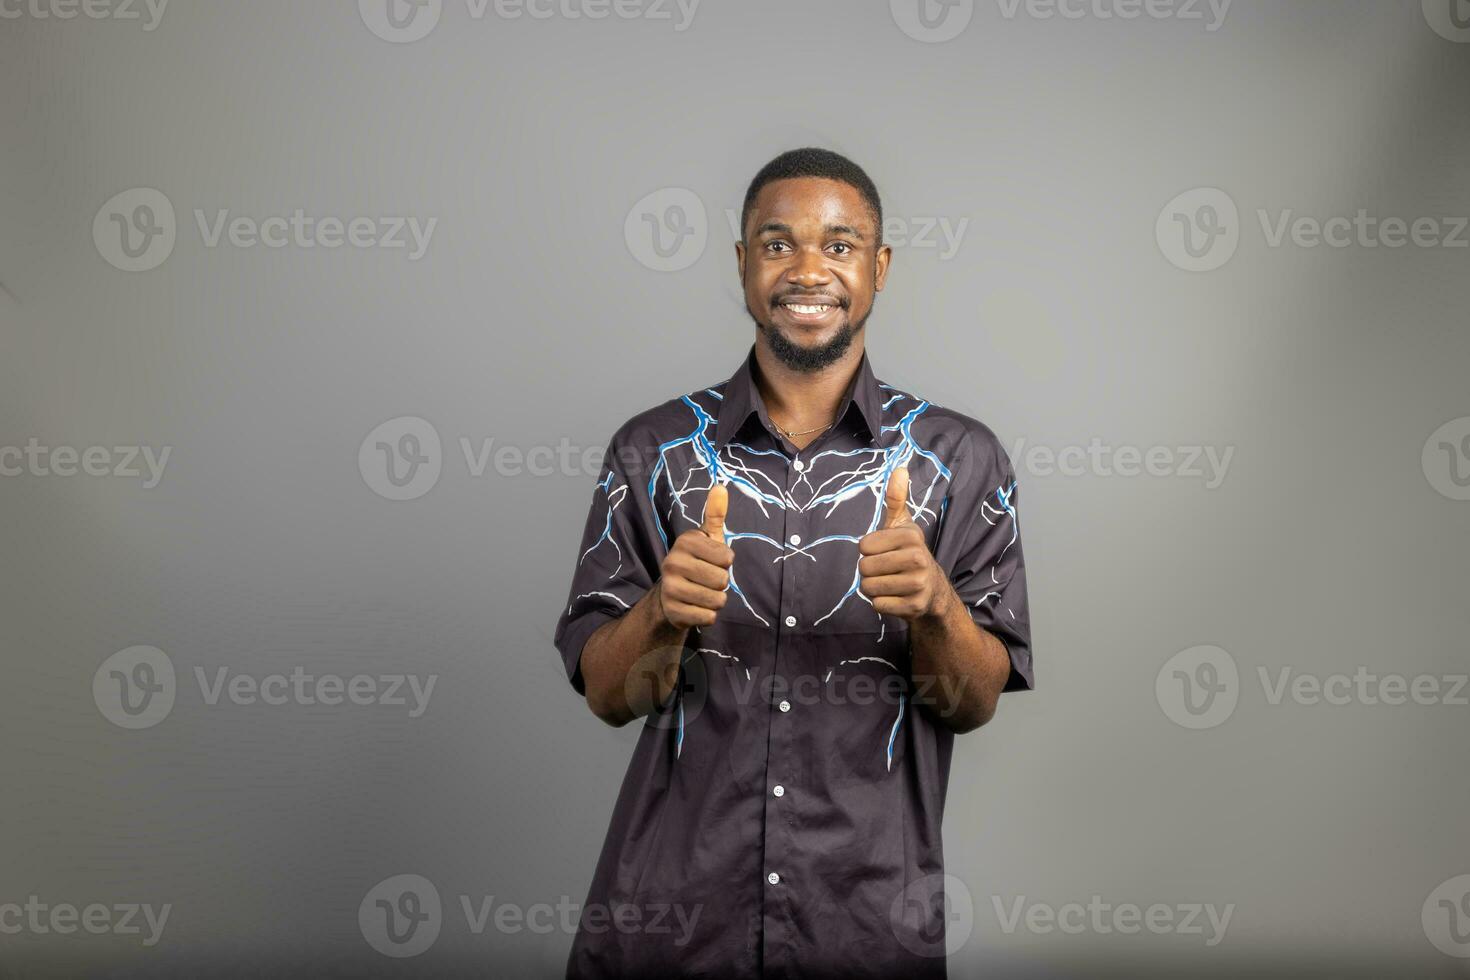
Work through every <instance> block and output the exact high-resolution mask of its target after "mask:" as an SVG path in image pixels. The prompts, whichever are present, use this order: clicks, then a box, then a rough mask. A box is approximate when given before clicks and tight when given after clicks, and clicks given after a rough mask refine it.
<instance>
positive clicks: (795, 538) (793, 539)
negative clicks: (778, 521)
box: [786, 534, 801, 544]
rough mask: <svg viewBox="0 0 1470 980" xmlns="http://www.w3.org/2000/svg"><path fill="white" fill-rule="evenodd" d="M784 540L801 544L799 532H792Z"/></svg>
mask: <svg viewBox="0 0 1470 980" xmlns="http://www.w3.org/2000/svg"><path fill="white" fill-rule="evenodd" d="M786 540H787V541H790V542H791V543H792V544H801V535H799V534H793V535H792V536H791V537H789V538H787V539H786Z"/></svg>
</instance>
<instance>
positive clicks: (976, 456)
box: [934, 430, 1035, 691]
mask: <svg viewBox="0 0 1470 980" xmlns="http://www.w3.org/2000/svg"><path fill="white" fill-rule="evenodd" d="M968 442H969V448H970V453H969V455H968V459H967V460H966V462H965V463H964V464H963V465H962V467H961V468H960V470H959V471H958V472H957V473H956V474H955V478H954V480H953V481H952V482H951V484H950V493H949V497H948V498H947V499H946V500H945V512H944V517H943V519H942V521H941V522H940V526H939V534H938V540H937V543H936V545H935V552H934V557H935V560H936V561H937V562H938V563H939V566H940V567H941V568H943V569H944V570H945V572H946V573H947V574H948V575H949V580H950V582H951V584H953V585H954V589H955V592H956V593H957V594H958V595H959V597H960V599H961V600H962V601H963V602H964V603H965V606H966V608H967V609H968V610H969V612H970V618H971V619H973V620H974V621H975V625H977V626H979V627H980V628H981V629H983V630H986V631H987V632H989V633H991V634H993V635H995V636H996V637H997V638H999V639H1000V641H1001V642H1002V643H1004V644H1005V646H1006V650H1007V652H1008V653H1009V654H1010V658H1011V673H1010V676H1009V677H1008V678H1007V679H1006V684H1005V688H1004V690H1007V691H1018V690H1031V689H1032V688H1034V687H1035V676H1034V674H1033V672H1032V664H1031V614H1030V609H1029V606H1028V604H1027V599H1026V563H1025V559H1024V557H1023V554H1022V551H1021V528H1020V523H1019V520H1018V517H1017V509H1018V507H1019V503H1020V493H1019V488H1018V487H1017V484H1016V476H1015V472H1014V470H1013V469H1012V468H1011V462H1010V459H1009V458H1008V457H1007V456H1006V453H1005V449H1004V448H1003V447H1002V446H1001V444H1000V440H998V439H996V438H995V436H994V435H992V434H991V433H990V432H989V430H983V431H981V432H975V431H972V432H971V433H970V435H969V440H968Z"/></svg>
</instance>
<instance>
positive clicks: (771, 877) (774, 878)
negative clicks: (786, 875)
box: [766, 871, 781, 885]
mask: <svg viewBox="0 0 1470 980" xmlns="http://www.w3.org/2000/svg"><path fill="white" fill-rule="evenodd" d="M766 880H767V881H769V882H770V883H771V884H773V885H779V884H781V876H780V875H778V874H776V872H774V871H772V872H771V873H770V874H768V875H766Z"/></svg>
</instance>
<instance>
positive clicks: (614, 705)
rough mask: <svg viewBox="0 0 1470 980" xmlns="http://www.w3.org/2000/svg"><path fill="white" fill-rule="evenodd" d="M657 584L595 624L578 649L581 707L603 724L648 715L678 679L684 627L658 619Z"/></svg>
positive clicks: (672, 688)
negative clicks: (582, 689) (619, 612)
mask: <svg viewBox="0 0 1470 980" xmlns="http://www.w3.org/2000/svg"><path fill="white" fill-rule="evenodd" d="M660 588H661V582H660V583H655V584H654V587H653V588H651V589H649V590H648V592H647V593H645V594H644V596H643V598H642V599H640V600H638V601H637V602H636V603H634V604H633V608H632V609H629V610H628V611H627V612H626V613H624V614H623V615H621V616H619V617H618V618H617V619H614V620H612V621H611V622H608V623H604V624H603V625H602V626H600V627H598V628H597V630H596V631H595V632H594V633H593V634H592V635H591V636H590V637H588V638H587V643H586V645H585V646H583V648H582V680H583V682H584V684H585V687H586V690H587V706H588V707H589V708H591V709H592V713H593V714H595V715H597V717H599V718H601V719H602V720H603V721H605V722H607V723H608V724H609V725H613V726H622V725H626V724H627V723H628V722H630V721H632V720H633V719H634V718H638V717H640V716H642V715H646V714H648V713H649V712H650V711H652V710H653V709H654V708H655V707H657V706H658V705H660V704H663V703H664V701H665V700H667V699H668V696H669V695H670V694H671V693H673V690H674V685H675V684H676V683H678V677H679V658H680V656H681V654H682V651H683V649H684V640H685V637H687V636H688V634H689V630H688V629H687V628H686V629H681V628H679V627H677V626H674V625H672V624H671V623H669V621H668V620H667V619H665V618H664V615H663V611H662V608H661V600H660V598H659V589H660ZM630 695H631V697H630Z"/></svg>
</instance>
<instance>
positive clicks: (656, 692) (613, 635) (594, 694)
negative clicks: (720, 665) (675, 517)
mask: <svg viewBox="0 0 1470 980" xmlns="http://www.w3.org/2000/svg"><path fill="white" fill-rule="evenodd" d="M728 506H729V494H728V491H726V490H725V488H724V487H723V486H721V485H719V484H716V485H715V486H713V487H711V488H710V491H709V496H708V497H706V498H705V504H704V523H703V526H701V527H700V528H699V529H698V530H695V531H685V532H684V533H683V534H681V535H679V536H678V537H677V538H675V539H674V544H673V547H671V548H670V549H669V553H668V554H667V555H666V556H665V557H664V560H663V563H662V564H661V565H660V566H659V578H658V581H657V582H655V583H654V585H653V588H651V589H649V590H648V592H647V593H646V594H645V595H644V596H643V598H641V599H639V600H638V601H637V602H635V603H634V604H633V608H632V609H629V610H628V611H627V612H626V613H624V614H623V615H622V616H619V617H618V618H617V619H614V620H612V621H610V622H607V623H604V624H602V625H601V626H599V627H598V628H597V630H596V631H595V632H593V634H592V635H591V636H589V637H588V638H587V643H586V644H585V645H584V646H583V647H582V661H581V665H582V680H583V681H584V683H585V684H586V690H587V706H588V707H589V708H591V709H592V713H593V714H595V715H597V717H599V718H601V719H602V720H603V721H605V722H607V723H608V724H609V725H613V726H615V727H621V726H622V725H626V724H627V723H628V722H630V721H632V720H633V719H634V718H638V717H641V716H643V715H646V714H648V713H649V712H651V711H653V710H654V709H655V708H657V707H658V706H659V705H661V704H663V703H664V702H665V701H666V700H668V697H669V695H670V694H672V693H673V690H674V685H675V684H676V683H678V679H679V665H680V658H681V656H682V654H683V650H684V641H685V639H686V638H687V637H688V636H689V630H690V629H691V628H693V627H696V626H709V625H711V624H713V623H714V621H715V617H716V615H717V614H718V612H719V610H720V609H722V608H724V605H725V600H726V596H727V593H726V592H725V587H726V586H727V585H728V584H729V582H730V573H729V568H730V565H731V564H732V562H733V561H734V558H735V553H734V551H732V550H731V549H730V547H729V546H728V545H726V544H725V513H726V510H727V508H728Z"/></svg>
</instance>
